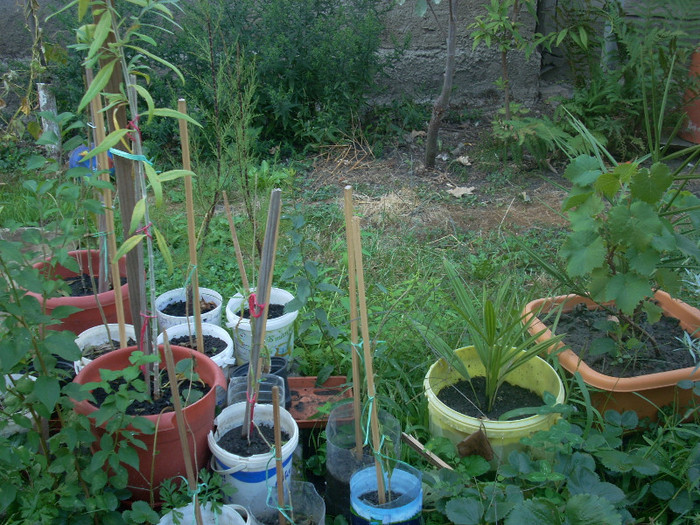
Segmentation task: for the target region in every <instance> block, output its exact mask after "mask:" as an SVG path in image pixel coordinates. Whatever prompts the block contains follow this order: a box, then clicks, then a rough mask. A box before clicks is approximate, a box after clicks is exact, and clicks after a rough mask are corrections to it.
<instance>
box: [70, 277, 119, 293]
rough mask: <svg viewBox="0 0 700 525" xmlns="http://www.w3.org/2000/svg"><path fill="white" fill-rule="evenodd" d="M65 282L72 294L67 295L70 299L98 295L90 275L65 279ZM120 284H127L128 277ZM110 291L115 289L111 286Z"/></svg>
mask: <svg viewBox="0 0 700 525" xmlns="http://www.w3.org/2000/svg"><path fill="white" fill-rule="evenodd" d="M63 280H64V281H65V282H66V284H67V285H68V289H69V290H70V293H68V294H67V295H68V296H69V297H83V296H85V295H94V294H95V293H97V290H96V289H95V288H94V287H93V286H92V278H91V277H90V274H87V273H84V274H82V275H76V276H74V277H65V278H64V279H63ZM120 284H121V285H124V284H126V277H122V278H121V279H120ZM95 285H97V278H95ZM109 289H110V290H112V289H113V288H112V286H111V285H110V287H109Z"/></svg>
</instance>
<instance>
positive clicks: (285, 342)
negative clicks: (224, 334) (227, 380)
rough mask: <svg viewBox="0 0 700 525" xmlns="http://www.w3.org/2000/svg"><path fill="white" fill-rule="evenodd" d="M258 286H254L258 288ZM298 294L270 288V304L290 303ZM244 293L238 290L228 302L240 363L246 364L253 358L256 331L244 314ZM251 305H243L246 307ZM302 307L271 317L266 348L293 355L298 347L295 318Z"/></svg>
mask: <svg viewBox="0 0 700 525" xmlns="http://www.w3.org/2000/svg"><path fill="white" fill-rule="evenodd" d="M254 291H255V288H252V289H251V292H254ZM292 299H294V296H293V295H292V294H291V293H289V292H288V291H286V290H282V289H281V288H272V289H271V290H270V304H283V305H284V304H287V303H288V302H290V301H291V300H292ZM242 303H243V296H242V295H241V294H239V293H238V294H236V295H234V296H233V297H231V299H229V301H228V304H227V305H226V320H227V321H228V323H227V326H228V327H229V328H230V329H231V331H232V332H233V351H234V354H235V355H236V364H237V365H242V364H244V363H247V362H248V360H249V359H250V347H251V346H252V340H253V333H252V332H251V330H250V320H249V319H244V318H242V317H240V316H239V315H238V314H240V313H241V304H242ZM246 307H247V305H243V308H244V309H245V308H246ZM298 314H299V312H298V311H294V312H289V313H286V314H284V315H282V316H280V317H275V318H274V319H269V318H268V320H267V324H266V325H265V348H267V351H268V352H269V353H270V357H272V356H276V355H277V356H280V357H284V358H286V359H291V357H292V351H293V350H294V321H295V320H296V318H297V315H298Z"/></svg>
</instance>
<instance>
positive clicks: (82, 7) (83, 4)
mask: <svg viewBox="0 0 700 525" xmlns="http://www.w3.org/2000/svg"><path fill="white" fill-rule="evenodd" d="M88 7H90V0H79V2H78V21H80V20H82V19H83V17H84V16H85V13H87V10H88Z"/></svg>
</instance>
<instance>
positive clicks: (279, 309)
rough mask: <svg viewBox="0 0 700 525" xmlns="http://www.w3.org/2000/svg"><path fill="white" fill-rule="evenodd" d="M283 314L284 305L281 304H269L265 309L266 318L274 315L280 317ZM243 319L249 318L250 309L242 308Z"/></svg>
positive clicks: (273, 317)
mask: <svg viewBox="0 0 700 525" xmlns="http://www.w3.org/2000/svg"><path fill="white" fill-rule="evenodd" d="M283 315H284V305H283V304H271V305H270V306H269V307H268V309H267V318H268V319H275V318H276V317H282V316H283ZM243 319H250V310H249V309H248V308H246V309H244V310H243Z"/></svg>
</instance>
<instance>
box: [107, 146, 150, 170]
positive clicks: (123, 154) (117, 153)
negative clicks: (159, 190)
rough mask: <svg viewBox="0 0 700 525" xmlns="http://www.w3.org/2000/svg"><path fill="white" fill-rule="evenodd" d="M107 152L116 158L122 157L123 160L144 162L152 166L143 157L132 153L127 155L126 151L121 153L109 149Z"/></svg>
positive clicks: (118, 150) (120, 151)
mask: <svg viewBox="0 0 700 525" xmlns="http://www.w3.org/2000/svg"><path fill="white" fill-rule="evenodd" d="M109 152H110V153H111V154H112V155H116V156H117V157H122V158H125V159H129V160H137V161H141V162H146V163H147V164H150V165H151V166H153V161H150V160H148V158H146V156H145V155H134V154H133V153H129V152H128V151H123V150H120V149H115V148H109Z"/></svg>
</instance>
